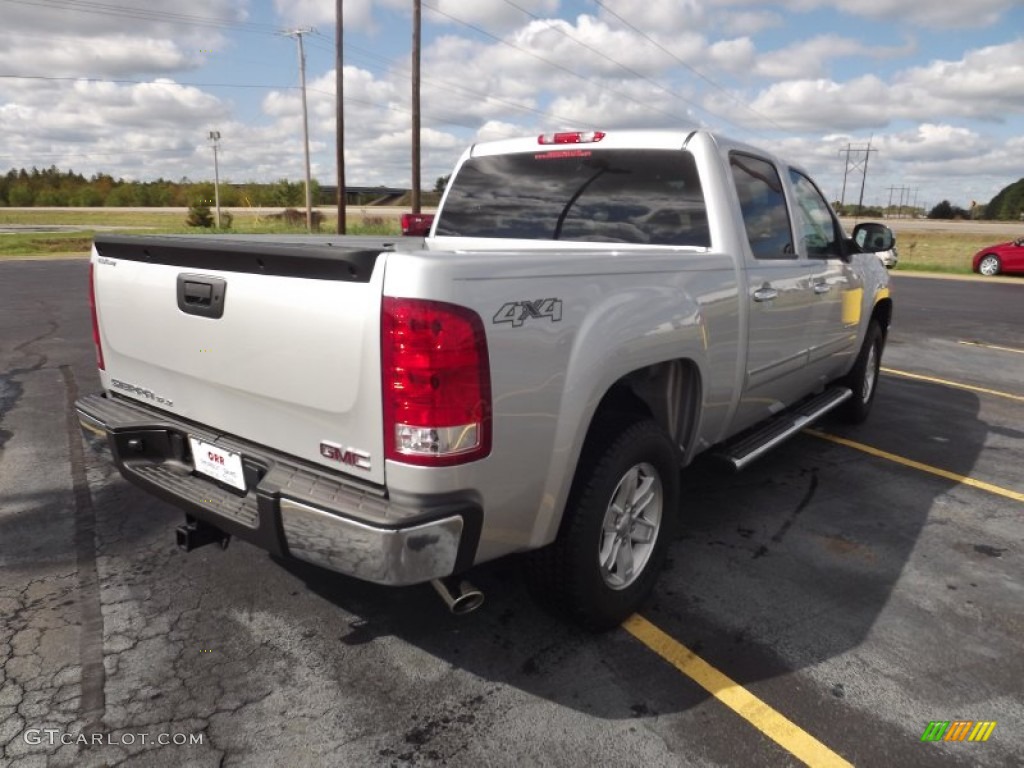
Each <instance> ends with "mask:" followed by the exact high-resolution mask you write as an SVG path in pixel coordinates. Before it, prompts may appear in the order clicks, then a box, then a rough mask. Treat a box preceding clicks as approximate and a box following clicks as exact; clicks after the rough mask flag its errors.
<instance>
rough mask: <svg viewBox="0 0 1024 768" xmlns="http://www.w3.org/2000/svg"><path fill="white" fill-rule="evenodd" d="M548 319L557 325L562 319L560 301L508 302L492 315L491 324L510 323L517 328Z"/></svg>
mask: <svg viewBox="0 0 1024 768" xmlns="http://www.w3.org/2000/svg"><path fill="white" fill-rule="evenodd" d="M542 317H546V318H548V319H549V320H550V321H551V322H553V323H557V322H559V321H560V320H561V319H562V300H561V299H535V300H534V301H510V302H508V303H507V304H503V305H502V307H501V309H499V310H498V311H497V312H495V313H494V317H493V319H492V320H491V322H492V323H512V327H513V328H518V327H519V326H521V325H522V324H523V323H525V322H526V321H527V320H530V319H540V318H542Z"/></svg>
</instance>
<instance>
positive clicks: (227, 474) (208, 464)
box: [188, 436, 245, 491]
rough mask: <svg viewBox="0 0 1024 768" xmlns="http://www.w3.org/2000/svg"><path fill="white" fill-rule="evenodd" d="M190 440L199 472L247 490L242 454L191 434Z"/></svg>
mask: <svg viewBox="0 0 1024 768" xmlns="http://www.w3.org/2000/svg"><path fill="white" fill-rule="evenodd" d="M188 441H189V443H190V444H191V446H192V459H193V461H195V465H196V471H197V472H199V473H201V474H204V475H206V476H207V477H212V478H213V479H214V480H220V481H221V482H222V483H225V484H226V485H230V486H232V487H233V488H237V489H238V490H240V491H244V490H245V475H244V474H242V457H241V456H239V455H238V454H237V453H232V452H231V451H225V450H224V449H223V448H218V447H217V446H216V445H210V444H209V443H204V442H203V441H202V440H197V439H196V438H194V437H191V436H190V437H189V439H188Z"/></svg>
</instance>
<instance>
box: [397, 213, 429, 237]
mask: <svg viewBox="0 0 1024 768" xmlns="http://www.w3.org/2000/svg"><path fill="white" fill-rule="evenodd" d="M433 223H434V214H432V213H403V214H402V234H403V235H407V236H408V235H413V236H416V237H426V236H427V235H429V234H430V225H431V224H433Z"/></svg>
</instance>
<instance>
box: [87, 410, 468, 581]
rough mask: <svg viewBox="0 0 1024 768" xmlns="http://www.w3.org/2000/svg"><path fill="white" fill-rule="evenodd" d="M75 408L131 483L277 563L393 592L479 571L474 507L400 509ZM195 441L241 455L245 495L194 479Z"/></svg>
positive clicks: (150, 420) (296, 466)
mask: <svg viewBox="0 0 1024 768" xmlns="http://www.w3.org/2000/svg"><path fill="white" fill-rule="evenodd" d="M75 405H76V409H77V411H78V418H79V422H80V424H81V426H82V430H83V434H84V435H85V436H86V438H87V439H89V440H91V441H92V442H94V443H96V442H102V443H103V444H104V445H105V447H106V448H108V449H109V451H110V453H111V455H112V458H113V461H114V464H115V466H117V468H118V470H119V471H120V472H121V474H122V475H123V476H124V477H125V478H126V479H127V480H129V481H130V482H132V483H134V484H135V485H138V486H139V487H141V488H143V489H145V490H147V491H149V492H150V493H152V494H154V495H155V496H158V497H159V498H161V499H163V500H165V501H167V502H169V503H171V504H174V505H176V506H178V507H181V508H182V509H183V510H184V511H185V512H186V513H187V514H189V515H191V516H193V517H195V518H197V519H200V520H203V521H205V522H207V523H209V524H211V525H214V526H216V527H218V528H220V529H221V530H223V531H224V532H225V533H230V534H232V535H233V536H238V537H240V538H242V539H245V540H247V541H249V542H251V543H253V544H256V545H257V546H259V547H262V548H263V549H266V550H267V551H269V552H271V553H273V554H276V555H278V556H283V557H288V556H291V557H295V558H298V559H300V560H304V561H306V562H310V563H313V564H315V565H318V566H322V567H324V568H328V569H330V570H332V571H337V572H339V573H344V574H346V575H349V576H354V577H355V578H358V579H363V580H365V581H372V582H376V583H378V584H390V585H396V586H397V585H404V584H417V583H421V582H426V581H430V580H432V579H437V578H443V577H445V576H449V575H451V574H453V573H459V572H461V571H464V570H467V569H468V568H469V567H470V566H471V565H472V564H473V559H474V556H475V554H476V545H477V541H478V539H479V531H480V523H481V517H482V515H481V511H480V508H479V506H478V505H477V504H475V503H474V502H472V501H469V500H463V499H458V498H455V499H453V498H450V497H445V498H443V499H437V498H433V497H429V496H428V497H422V498H414V499H411V500H409V501H406V502H403V503H402V504H397V503H395V502H393V501H391V500H390V499H389V498H388V496H387V492H386V489H383V488H378V487H375V486H360V485H356V484H354V483H352V482H348V481H347V480H346V479H345V478H343V477H341V476H339V475H338V474H337V473H332V472H330V471H327V470H324V469H321V468H319V467H316V466H314V465H311V464H309V463H306V462H303V461H301V460H298V459H295V458H294V457H291V456H287V455H285V454H282V453H280V452H277V451H274V450H272V449H269V448H266V447H265V446H260V445H256V444H253V443H249V442H247V441H245V440H242V439H239V438H235V437H231V436H227V435H222V434H219V433H216V432H213V431H211V430H210V429H209V428H208V427H204V426H203V425H199V424H193V423H191V422H187V421H185V420H183V419H180V418H178V417H176V416H174V415H173V414H169V413H166V412H164V411H160V410H157V409H155V408H151V407H149V406H146V405H143V404H140V403H136V402H134V401H131V400H128V399H126V398H123V397H120V396H112V397H111V396H107V395H89V396H87V397H83V398H81V399H79V400H78V402H77V403H76V404H75ZM189 436H193V437H197V438H199V439H200V440H203V441H204V442H208V443H211V444H214V445H217V446H219V447H222V448H224V449H226V450H230V451H232V452H235V453H238V454H239V455H241V457H242V466H243V473H244V475H245V478H246V488H247V490H246V491H245V492H244V493H243V492H241V491H238V490H236V489H234V488H230V487H228V486H223V485H220V484H219V483H217V482H215V481H213V480H210V479H208V478H207V477H205V476H203V475H199V474H197V473H196V472H195V468H194V464H193V462H192V457H191V455H190V448H189V441H188V437H189Z"/></svg>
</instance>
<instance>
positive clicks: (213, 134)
mask: <svg viewBox="0 0 1024 768" xmlns="http://www.w3.org/2000/svg"><path fill="white" fill-rule="evenodd" d="M210 141H211V143H212V144H213V199H214V204H215V205H216V206H217V229H220V167H219V164H218V162H217V149H218V142H220V131H210Z"/></svg>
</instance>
